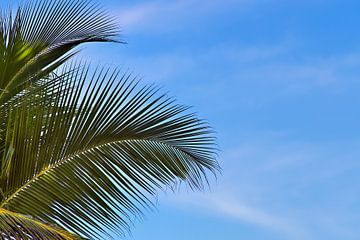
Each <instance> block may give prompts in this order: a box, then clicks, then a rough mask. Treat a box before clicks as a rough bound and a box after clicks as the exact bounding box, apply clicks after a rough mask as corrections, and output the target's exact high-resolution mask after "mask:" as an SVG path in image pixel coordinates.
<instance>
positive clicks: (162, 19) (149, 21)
mask: <svg viewBox="0 0 360 240" xmlns="http://www.w3.org/2000/svg"><path fill="white" fill-rule="evenodd" d="M253 3H254V1H250V0H240V1H239V0H237V1H236V0H223V1H220V0H212V1H202V0H181V1H179V0H177V1H159V0H158V1H147V2H144V3H141V4H137V5H134V6H123V7H121V8H119V10H117V11H115V15H116V16H117V18H118V19H117V20H118V21H119V22H120V24H121V25H122V26H123V27H124V29H125V30H126V32H128V31H138V30H141V31H144V30H146V29H147V30H150V29H151V30H152V31H154V30H160V29H161V31H167V30H169V29H173V28H174V27H175V28H176V27H179V26H183V25H184V23H189V22H190V23H191V21H193V20H192V19H194V18H198V17H199V16H200V17H201V16H202V17H206V16H209V15H211V14H212V13H214V12H217V11H221V10H225V9H226V7H229V6H234V5H236V6H239V4H241V6H242V7H245V6H247V5H249V4H253Z"/></svg>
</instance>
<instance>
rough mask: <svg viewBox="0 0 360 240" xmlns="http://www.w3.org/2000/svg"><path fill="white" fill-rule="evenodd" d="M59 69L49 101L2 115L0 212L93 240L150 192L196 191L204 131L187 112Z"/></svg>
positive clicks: (127, 80) (202, 173) (208, 141)
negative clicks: (30, 217) (0, 194)
mask: <svg viewBox="0 0 360 240" xmlns="http://www.w3.org/2000/svg"><path fill="white" fill-rule="evenodd" d="M69 69H70V70H71V71H70V72H71V73H70V74H66V73H67V72H69ZM69 69H65V70H64V73H63V74H58V75H59V76H61V77H60V78H61V79H58V80H56V81H54V84H55V83H56V84H59V83H61V84H62V85H61V86H58V87H56V88H51V87H50V88H49V89H53V90H52V91H55V93H56V94H51V95H52V96H53V97H52V98H50V100H46V101H45V100H44V101H42V102H41V101H40V102H39V103H38V104H36V105H33V104H28V103H26V101H29V103H31V102H33V99H32V97H28V98H27V99H28V100H24V101H23V104H22V105H21V106H20V105H19V106H18V107H17V108H16V109H14V110H12V111H11V112H10V113H9V121H8V124H10V126H9V127H8V128H7V132H6V139H5V146H6V147H5V149H4V151H3V157H2V166H3V167H2V174H1V176H3V177H2V181H1V188H2V189H3V192H4V197H3V200H2V203H1V207H2V208H5V209H8V210H11V211H17V212H20V213H22V214H26V215H33V216H39V217H40V218H41V219H44V220H45V221H46V222H50V223H57V224H59V225H60V226H62V227H64V229H67V230H69V231H72V232H74V233H76V234H78V235H81V236H85V237H90V238H100V239H103V238H106V237H110V235H109V234H110V233H109V231H111V232H113V233H114V234H118V235H123V234H125V233H126V231H127V229H128V227H129V223H130V222H131V221H132V220H133V219H134V216H138V217H141V215H142V212H143V211H144V209H147V208H149V207H150V208H151V207H152V206H153V204H152V199H153V196H154V195H156V192H157V191H158V189H165V188H166V187H168V186H173V185H174V184H177V183H179V182H187V183H188V185H189V186H190V187H191V188H195V189H198V188H202V187H203V186H204V183H205V184H206V182H207V172H208V171H211V172H214V173H215V172H216V170H217V169H218V165H217V162H216V159H215V156H214V152H215V150H214V139H213V137H212V133H211V129H209V127H208V125H207V124H206V123H205V122H204V121H202V120H199V119H198V118H197V117H196V115H194V114H192V113H189V112H188V108H187V107H184V106H182V105H178V104H176V103H175V101H174V100H173V99H172V98H169V97H167V96H166V95H159V94H158V89H157V88H156V87H153V86H144V87H138V82H137V81H136V80H135V79H133V78H132V77H131V76H130V75H127V74H124V75H122V76H120V73H119V72H118V71H114V72H111V71H109V70H104V69H102V70H99V71H97V72H95V73H92V74H90V73H89V69H88V68H77V70H75V71H74V70H72V67H70V68H69ZM119 77H120V78H119ZM86 79H90V82H89V84H88V86H87V87H86V88H85V89H86V90H85V91H82V89H83V88H84V86H85V85H86V83H87V82H86ZM44 89H47V88H44ZM56 89H57V91H56ZM62 89H65V90H64V91H63V90H62ZM48 92H49V90H46V91H45V92H44V94H49V93H48ZM54 96H56V97H54ZM41 99H42V98H41ZM44 99H48V98H44Z"/></svg>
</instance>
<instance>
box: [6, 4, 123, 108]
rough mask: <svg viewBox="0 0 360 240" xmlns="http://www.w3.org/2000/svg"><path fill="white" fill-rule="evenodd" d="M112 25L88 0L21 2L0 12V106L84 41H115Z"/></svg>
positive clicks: (114, 31)
mask: <svg viewBox="0 0 360 240" xmlns="http://www.w3.org/2000/svg"><path fill="white" fill-rule="evenodd" d="M116 35H117V30H116V25H115V24H114V22H113V21H112V19H111V18H110V17H109V16H108V15H107V14H106V13H105V12H104V11H103V10H102V9H101V8H100V7H99V6H98V5H95V4H92V3H91V2H90V1H86V0H85V1H70V0H57V1H56V0H46V1H26V2H25V4H23V5H22V6H20V7H19V8H18V10H17V12H16V14H12V13H7V14H3V15H2V16H0V89H1V92H0V105H2V104H4V103H5V102H6V101H7V100H9V99H10V98H11V97H13V96H14V95H16V94H17V93H19V92H21V91H22V90H24V89H25V88H26V87H28V86H29V84H31V83H34V82H36V81H38V80H39V79H41V78H42V77H44V76H46V75H47V74H49V73H51V72H52V71H53V70H55V69H56V68H57V67H59V66H60V65H62V64H63V63H64V62H65V61H66V60H68V59H69V58H71V57H72V56H73V55H74V54H75V53H76V52H73V51H71V50H72V49H74V48H75V47H77V46H78V45H80V44H83V43H87V42H104V41H105V42H106V41H115V40H114V37H115V36H116Z"/></svg>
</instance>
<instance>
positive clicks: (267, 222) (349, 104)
mask: <svg viewBox="0 0 360 240" xmlns="http://www.w3.org/2000/svg"><path fill="white" fill-rule="evenodd" d="M102 4H103V5H104V6H105V7H106V8H107V9H109V10H110V11H111V12H112V14H113V15H114V16H116V17H117V19H118V21H119V24H120V25H121V26H122V38H123V40H125V41H126V42H128V44H127V45H118V44H110V45H109V44H99V45H88V46H87V47H86V50H84V51H83V52H82V57H83V58H88V59H92V61H93V62H94V63H101V64H105V65H111V66H122V67H123V68H124V69H130V70H131V71H133V72H134V74H137V75H139V76H141V77H143V79H144V80H143V81H144V82H150V83H153V82H156V83H157V84H158V85H160V86H163V88H164V89H165V90H168V91H169V92H170V93H171V94H172V95H174V96H175V97H176V98H177V99H178V100H179V102H180V103H183V104H186V105H192V106H194V110H195V111H196V112H198V113H199V116H200V117H202V118H206V119H207V120H208V121H209V122H210V124H211V125H212V126H213V127H214V128H215V129H216V131H217V137H218V143H219V145H220V148H221V150H222V151H221V154H220V158H219V161H220V164H221V166H222V168H223V171H222V175H221V176H219V178H218V179H217V181H215V180H213V183H212V187H211V190H210V191H206V192H200V193H194V192H191V191H188V190H186V188H185V189H183V190H182V191H180V192H178V193H176V194H172V193H171V192H168V193H166V194H165V193H164V194H160V195H159V197H158V202H159V204H158V210H157V211H155V212H150V213H148V214H147V218H146V219H145V220H144V221H142V222H141V223H137V224H136V225H135V226H134V228H133V231H132V236H130V237H129V239H136V240H148V239H157V240H168V239H172V240H185V239H186V240H195V239H196V240H201V239H207V240H215V239H216V240H218V239H229V240H230V239H247V240H260V239H261V240H262V239H267V240H272V239H274V240H275V239H276V240H282V239H284V240H300V239H301V240H313V239H314V240H315V239H327V240H331V239H347V240H352V239H359V236H360V228H359V222H360V198H359V196H360V186H359V184H358V182H359V181H360V175H359V171H360V161H359V159H360V138H359V136H360V127H359V126H360V121H359V120H360V108H359V105H360V104H359V103H360V94H359V92H360V30H359V23H360V15H359V12H358V9H359V7H360V2H359V1H351V0H349V1H331V0H326V1H325V0H324V1H322V0H311V1H310V0H303V1H298V0H293V1H292V0H287V1H285V0H211V1H201V0H181V1H160V0H159V1H152V0H149V1H115V0H103V1H102Z"/></svg>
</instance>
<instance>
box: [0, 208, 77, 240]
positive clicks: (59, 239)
mask: <svg viewBox="0 0 360 240" xmlns="http://www.w3.org/2000/svg"><path fill="white" fill-rule="evenodd" d="M0 237H1V239H34V238H35V239H54V240H76V239H79V240H80V239H82V238H81V237H79V236H76V235H74V234H70V233H68V232H66V231H64V230H62V229H60V228H58V227H55V226H51V225H49V224H44V223H42V222H40V221H38V220H36V219H33V218H31V217H28V216H25V215H22V214H18V213H14V212H10V211H8V210H5V209H2V208H0Z"/></svg>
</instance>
